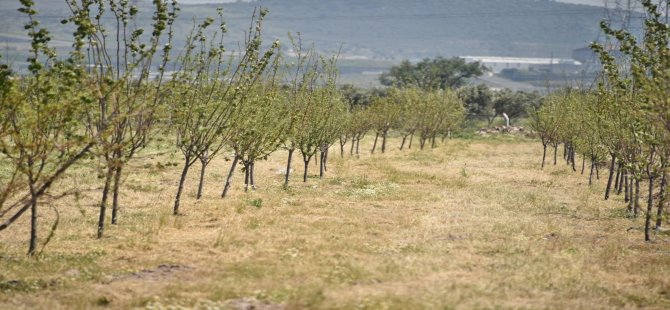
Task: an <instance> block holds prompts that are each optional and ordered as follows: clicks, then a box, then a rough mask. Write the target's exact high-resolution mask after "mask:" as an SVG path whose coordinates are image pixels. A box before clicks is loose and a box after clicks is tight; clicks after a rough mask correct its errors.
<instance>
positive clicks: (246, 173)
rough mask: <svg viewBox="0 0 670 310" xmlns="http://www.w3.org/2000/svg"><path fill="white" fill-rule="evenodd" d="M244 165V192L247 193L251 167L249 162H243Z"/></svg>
mask: <svg viewBox="0 0 670 310" xmlns="http://www.w3.org/2000/svg"><path fill="white" fill-rule="evenodd" d="M242 163H243V164H244V192H245V193H246V192H248V191H249V170H250V169H251V167H250V164H249V161H247V160H242Z"/></svg>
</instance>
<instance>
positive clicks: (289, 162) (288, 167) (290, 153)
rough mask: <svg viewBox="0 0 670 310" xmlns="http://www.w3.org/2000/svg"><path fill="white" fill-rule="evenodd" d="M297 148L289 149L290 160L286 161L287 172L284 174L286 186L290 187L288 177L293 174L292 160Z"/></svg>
mask: <svg viewBox="0 0 670 310" xmlns="http://www.w3.org/2000/svg"><path fill="white" fill-rule="evenodd" d="M294 151H295V149H290V150H288V162H287V163H286V174H285V175H284V188H287V187H288V178H289V176H290V175H291V161H292V160H293V152H294Z"/></svg>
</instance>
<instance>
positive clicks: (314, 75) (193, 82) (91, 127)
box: [0, 0, 464, 255]
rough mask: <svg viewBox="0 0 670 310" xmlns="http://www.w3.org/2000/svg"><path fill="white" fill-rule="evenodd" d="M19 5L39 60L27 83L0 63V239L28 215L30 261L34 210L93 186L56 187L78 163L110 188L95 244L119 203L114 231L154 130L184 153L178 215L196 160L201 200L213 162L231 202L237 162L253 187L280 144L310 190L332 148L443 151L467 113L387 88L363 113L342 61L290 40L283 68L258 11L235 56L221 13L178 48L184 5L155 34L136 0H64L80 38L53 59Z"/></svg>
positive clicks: (44, 33) (422, 93) (160, 9)
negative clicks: (395, 140)
mask: <svg viewBox="0 0 670 310" xmlns="http://www.w3.org/2000/svg"><path fill="white" fill-rule="evenodd" d="M20 3H21V4H22V8H21V9H20V11H21V12H23V13H24V14H26V16H27V17H28V19H29V23H28V24H27V25H26V29H27V30H28V33H29V35H30V37H31V39H32V45H31V47H32V50H31V52H32V56H31V57H30V59H29V63H30V66H29V71H30V73H29V74H27V75H18V74H16V73H15V72H13V71H12V70H11V67H9V66H6V65H3V66H1V67H0V154H1V155H0V219H2V221H3V222H2V223H0V231H1V230H5V229H7V228H8V227H10V226H11V224H13V223H15V222H16V221H17V220H18V219H19V218H21V217H22V216H23V214H25V213H26V212H27V211H30V216H31V223H30V225H31V237H30V245H29V254H30V255H35V254H37V228H38V222H37V220H38V214H39V210H38V206H39V205H47V206H49V207H51V208H52V209H53V210H54V212H56V214H58V208H56V207H55V205H54V204H53V202H54V201H55V200H57V199H58V198H62V197H64V196H68V195H74V194H78V193H80V192H81V191H83V190H87V189H86V188H84V187H77V186H75V187H74V188H67V189H64V190H62V189H59V190H58V191H56V190H51V189H52V187H53V185H54V184H55V183H57V182H58V181H59V179H61V178H62V177H63V176H64V175H66V174H68V173H70V172H71V171H73V169H74V170H77V169H82V170H86V171H90V170H91V169H93V170H94V171H95V172H96V173H97V174H98V175H99V177H100V179H101V180H102V181H101V182H102V184H101V185H100V188H94V189H91V190H99V191H100V200H99V204H98V207H99V218H98V227H97V236H98V238H101V237H103V235H104V232H105V225H106V221H107V218H108V215H107V210H108V207H109V205H110V204H111V209H112V210H111V213H112V215H111V223H112V224H116V223H117V221H118V218H119V210H120V206H121V205H122V204H123V202H121V201H120V196H119V192H120V190H121V188H122V186H123V182H122V180H123V179H124V178H123V173H124V171H125V170H124V167H126V165H127V163H128V162H130V161H132V160H133V158H135V157H136V156H137V154H138V153H139V152H141V151H142V150H143V149H144V148H146V147H147V145H149V144H150V143H151V141H153V140H154V137H155V136H156V135H157V134H160V135H167V136H169V137H174V139H175V143H174V146H175V148H176V149H177V150H178V152H180V153H181V155H182V169H181V171H182V172H181V174H180V177H179V181H178V182H177V186H176V187H177V190H176V194H175V201H174V205H173V208H172V209H173V213H174V214H175V215H177V214H180V212H181V209H180V207H181V206H180V203H181V200H182V195H183V192H184V187H185V183H186V182H185V180H186V178H187V175H188V173H189V172H190V170H191V168H192V167H193V166H194V165H196V164H197V163H199V164H200V179H199V180H200V181H199V186H198V190H197V195H196V197H197V198H198V199H200V198H201V197H202V195H203V187H204V183H205V175H206V173H205V172H206V168H207V166H208V164H209V163H211V161H212V160H213V159H215V158H216V157H217V156H218V155H221V154H224V153H232V155H231V156H230V158H229V159H230V163H231V167H230V170H229V172H228V174H227V177H226V179H225V180H224V184H222V187H223V189H222V194H221V196H222V197H225V196H226V195H227V193H228V191H229V189H230V184H231V180H232V176H233V174H234V172H235V171H236V169H237V167H238V165H240V166H242V171H243V172H244V179H245V191H246V190H248V189H249V188H251V189H254V188H255V180H254V166H255V163H256V162H257V161H259V160H263V159H266V158H267V157H268V156H269V155H270V154H272V153H273V152H276V151H278V150H286V151H287V153H288V158H287V167H286V178H285V183H284V186H288V182H289V175H290V172H291V170H292V169H291V166H292V161H293V156H294V154H295V152H296V151H297V152H299V154H300V155H301V157H302V161H303V163H304V173H303V181H305V182H306V181H307V175H308V167H309V164H310V163H311V162H312V160H314V159H318V161H319V167H320V169H319V170H320V172H319V175H320V176H321V177H323V175H324V173H325V171H326V170H327V158H328V150H329V149H330V148H331V146H332V145H333V144H335V143H337V142H339V144H340V151H341V155H342V156H343V155H344V149H345V145H346V143H347V142H349V143H350V144H351V148H350V150H351V151H350V152H351V154H353V152H354V149H355V150H356V154H358V152H359V143H360V141H361V139H362V138H363V137H364V136H365V135H366V133H368V132H370V131H373V132H374V133H375V136H376V138H375V145H374V146H373V149H372V152H373V153H374V151H375V149H376V148H377V140H378V139H379V138H380V137H381V139H382V142H381V151H382V152H384V151H385V150H386V148H387V145H386V138H387V135H388V133H389V131H390V130H397V131H399V132H401V133H402V135H403V145H401V146H400V148H404V147H405V142H406V140H408V139H409V140H408V142H409V144H408V145H409V147H411V144H412V140H413V137H414V135H415V134H416V135H417V136H418V139H419V143H420V145H421V148H424V146H426V145H428V143H430V145H432V146H435V143H436V139H437V138H438V137H443V138H444V137H446V136H447V135H448V134H449V132H451V131H452V130H455V129H457V128H458V126H459V124H460V122H461V121H462V119H463V115H464V108H463V104H462V102H461V100H460V99H459V98H458V96H457V95H456V93H455V92H453V91H451V90H419V89H416V88H405V89H402V90H400V89H392V90H390V91H388V92H386V93H385V95H381V93H380V95H375V96H372V97H371V99H370V104H369V105H367V106H363V105H356V104H352V103H351V102H350V101H349V100H348V97H347V96H345V94H344V93H343V91H342V90H340V89H338V88H337V87H336V79H337V70H336V68H335V64H336V60H337V59H336V57H333V58H325V57H322V56H320V55H318V54H317V53H316V52H315V51H314V49H313V48H309V49H303V47H302V44H301V42H300V38H299V37H298V38H297V39H296V40H293V39H292V43H293V47H294V50H295V51H297V57H296V58H295V59H290V60H289V61H285V59H283V58H282V57H281V55H280V53H279V51H280V44H279V42H278V41H275V42H272V43H270V44H264V43H263V40H262V29H263V20H264V18H265V16H266V14H267V11H266V10H264V9H261V10H259V11H257V12H255V13H254V14H253V16H252V23H251V26H250V27H249V29H248V31H247V32H246V38H245V42H243V44H242V45H241V46H242V47H241V48H239V49H237V50H233V51H228V50H227V49H226V47H225V45H224V37H225V33H226V24H225V22H224V21H223V18H222V12H221V10H218V12H217V13H218V18H217V19H215V18H206V19H204V20H203V21H201V22H200V23H197V24H196V25H195V26H194V27H193V30H192V31H191V33H190V34H189V36H188V38H187V40H186V45H185V46H184V47H183V48H179V49H175V48H174V47H173V46H172V39H173V32H172V26H173V23H174V21H175V19H176V18H177V15H178V12H179V8H178V7H177V3H176V1H164V0H154V1H153V4H154V13H153V20H152V26H151V29H148V30H149V31H145V30H144V29H141V28H137V26H136V25H137V23H136V22H135V19H136V18H137V16H138V8H137V7H135V6H133V5H131V4H130V3H129V2H128V1H123V0H120V1H106V0H105V1H103V0H80V1H65V3H66V4H67V5H68V6H69V8H70V10H71V15H70V17H68V18H67V19H65V20H63V23H66V24H67V23H69V24H72V25H74V29H75V30H74V33H73V42H74V44H73V48H72V51H71V52H70V54H69V55H68V56H67V57H58V55H57V54H56V52H55V50H53V49H52V48H50V47H49V41H50V35H49V31H48V30H47V29H44V28H40V26H39V23H38V22H37V20H36V18H37V12H36V10H35V5H34V2H33V1H30V0H22V1H20ZM110 21H111V22H110ZM175 54H176V55H175ZM170 65H173V66H174V68H173V70H171V71H169V70H168V69H167V68H168V67H169V66H170ZM354 146H355V147H354ZM110 200H111V201H110ZM54 227H55V226H54ZM48 239H49V238H48V237H47V238H46V240H45V243H46V242H48Z"/></svg>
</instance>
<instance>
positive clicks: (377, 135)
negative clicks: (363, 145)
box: [370, 133, 379, 154]
mask: <svg viewBox="0 0 670 310" xmlns="http://www.w3.org/2000/svg"><path fill="white" fill-rule="evenodd" d="M377 139H379V133H376V134H375V143H374V144H373V145H372V152H370V153H372V154H374V153H375V149H376V148H377Z"/></svg>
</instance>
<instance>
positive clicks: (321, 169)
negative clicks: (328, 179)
mask: <svg viewBox="0 0 670 310" xmlns="http://www.w3.org/2000/svg"><path fill="white" fill-rule="evenodd" d="M325 160H326V157H325V154H324V153H323V152H321V154H319V179H323V173H324V165H325V164H324V162H325Z"/></svg>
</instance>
